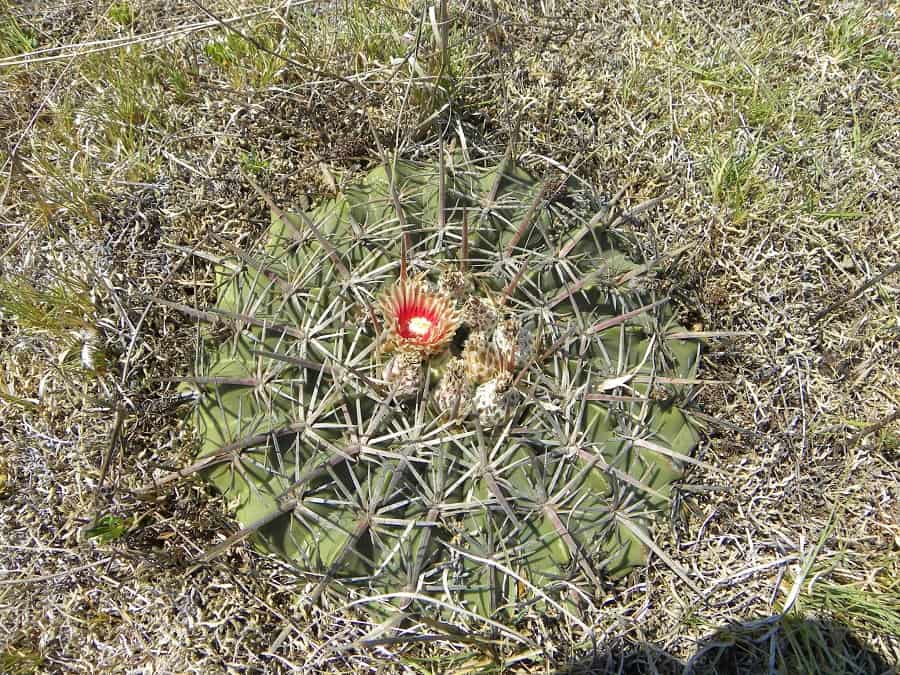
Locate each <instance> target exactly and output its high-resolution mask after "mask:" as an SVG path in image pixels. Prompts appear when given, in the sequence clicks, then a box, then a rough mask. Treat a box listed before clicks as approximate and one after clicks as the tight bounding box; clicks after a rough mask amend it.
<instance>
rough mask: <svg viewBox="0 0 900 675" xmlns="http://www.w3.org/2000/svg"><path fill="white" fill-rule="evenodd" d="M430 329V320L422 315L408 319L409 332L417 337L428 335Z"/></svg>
mask: <svg viewBox="0 0 900 675" xmlns="http://www.w3.org/2000/svg"><path fill="white" fill-rule="evenodd" d="M430 331H431V321H429V320H428V319H427V318H425V317H424V316H414V317H413V318H411V319H410V320H409V332H410V333H412V334H413V335H418V336H419V337H424V336H425V335H428V333H429V332H430Z"/></svg>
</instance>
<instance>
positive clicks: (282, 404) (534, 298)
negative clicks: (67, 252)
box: [177, 155, 699, 621]
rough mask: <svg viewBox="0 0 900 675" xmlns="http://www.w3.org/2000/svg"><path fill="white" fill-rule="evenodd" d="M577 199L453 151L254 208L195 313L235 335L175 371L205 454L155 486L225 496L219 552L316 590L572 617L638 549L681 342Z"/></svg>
mask: <svg viewBox="0 0 900 675" xmlns="http://www.w3.org/2000/svg"><path fill="white" fill-rule="evenodd" d="M584 201H585V200H584V199H583V195H582V194H581V193H580V192H579V191H578V190H576V189H573V188H571V186H566V185H558V186H551V185H549V184H548V183H545V182H541V181H538V180H536V179H534V178H533V177H532V176H531V175H530V174H529V173H528V172H526V171H525V170H523V169H522V168H520V167H519V166H517V165H516V164H515V163H514V162H513V161H511V160H509V159H508V158H507V159H505V160H503V161H501V162H500V163H499V165H495V166H481V167H479V166H476V165H474V164H472V163H470V162H467V161H465V160H463V159H462V158H460V157H459V156H456V155H454V156H450V157H447V158H445V159H443V160H441V161H437V162H435V163H434V164H420V163H413V162H406V161H395V162H393V163H390V164H386V165H383V166H381V167H379V168H376V169H374V170H372V171H371V172H370V173H369V174H368V175H366V176H365V177H364V178H363V179H362V180H361V181H360V182H359V183H358V184H356V185H354V186H352V187H350V188H348V189H346V190H345V191H344V192H343V193H342V194H340V195H339V196H337V197H336V198H334V199H331V200H329V201H325V202H323V203H322V204H320V205H319V206H318V208H316V209H314V210H312V211H311V212H309V213H308V214H303V213H294V214H286V213H283V212H281V211H280V209H278V207H277V206H275V205H274V204H272V207H273V219H272V225H271V228H270V232H269V235H268V241H267V244H266V246H265V248H264V250H263V251H261V252H256V253H248V252H242V251H237V250H233V251H230V252H229V253H228V255H227V256H226V257H223V264H222V265H221V268H220V271H219V274H218V282H219V291H218V303H217V306H216V307H215V308H213V309H211V310H209V311H207V312H198V311H197V310H193V313H194V315H196V316H200V317H201V318H204V319H207V320H209V321H211V322H214V323H215V322H218V323H221V324H225V325H227V326H228V327H230V329H231V330H229V331H227V334H226V335H225V336H224V337H223V336H222V333H221V332H217V333H210V334H209V335H208V336H207V340H206V351H205V354H204V355H203V357H202V359H201V365H200V367H199V371H200V373H199V375H198V376H196V377H194V378H191V381H192V382H193V386H195V387H196V388H197V389H198V391H199V403H198V407H197V412H196V423H197V428H198V430H199V434H200V438H201V439H202V444H201V447H200V450H199V454H198V457H197V461H196V462H195V463H194V464H193V465H192V466H191V467H189V468H188V469H186V470H183V471H181V472H179V473H178V474H177V475H178V476H186V475H188V474H190V473H192V472H199V473H200V474H201V475H202V476H203V477H204V478H206V479H207V480H209V481H211V482H212V483H213V484H214V485H215V486H216V487H217V488H218V490H220V491H221V492H222V493H224V494H225V495H226V497H227V499H228V501H229V503H230V504H231V505H232V506H233V508H234V512H235V514H236V517H237V519H238V520H239V521H240V523H241V525H242V528H241V529H240V531H239V532H238V533H237V534H236V535H234V536H232V537H230V538H229V539H228V540H227V541H226V542H225V544H223V546H222V547H221V548H225V547H226V546H228V545H230V544H232V543H234V542H235V541H237V540H239V539H244V538H248V537H249V538H252V539H253V541H254V542H255V544H256V545H257V546H258V547H259V548H260V549H262V550H263V551H267V552H274V553H277V554H278V555H279V556H281V557H282V558H284V559H285V560H287V561H290V562H291V563H293V564H294V565H295V566H296V568H297V569H298V570H299V571H300V572H301V573H302V574H304V575H307V576H308V578H309V579H311V580H312V582H313V586H312V596H313V598H314V599H317V598H319V596H321V594H322V593H323V592H325V591H328V592H329V594H330V593H332V591H337V592H339V593H343V594H345V596H346V594H347V593H351V594H352V595H353V597H363V598H368V602H369V605H370V606H371V608H372V609H376V610H378V611H379V612H388V613H392V612H393V613H394V615H395V616H426V615H430V616H432V617H436V618H441V619H448V618H450V619H452V618H453V615H454V614H455V613H456V612H461V613H462V614H465V615H466V616H471V615H472V614H474V615H478V616H483V617H487V618H491V619H492V620H502V621H512V620H514V619H515V617H516V616H518V613H519V612H520V611H521V610H522V608H524V607H527V606H529V605H533V604H534V603H545V602H547V601H548V600H549V601H552V602H553V603H555V604H557V606H563V605H564V606H565V607H567V608H571V609H573V610H577V608H578V607H579V606H580V605H582V604H585V603H590V601H591V600H592V599H593V598H595V597H597V596H598V594H599V593H601V592H602V584H603V583H604V580H609V579H615V578H617V577H620V576H622V575H623V574H625V573H627V572H628V571H629V570H631V569H632V568H634V567H635V566H636V565H640V564H643V563H644V561H645V559H646V556H647V554H648V548H653V549H656V550H658V549H657V547H656V546H655V544H654V543H653V539H652V537H651V532H652V529H653V524H654V521H655V520H656V519H657V518H658V517H660V516H664V515H665V514H666V513H667V511H668V509H669V508H670V500H671V491H672V482H673V481H674V480H676V479H678V478H679V477H680V476H681V475H682V468H683V465H684V463H685V462H687V461H692V460H690V455H691V452H692V451H693V449H694V447H695V445H696V442H697V433H696V431H695V430H694V428H693V427H692V425H691V423H690V422H689V420H688V418H687V417H686V415H685V413H684V412H683V411H682V410H681V409H680V408H679V405H678V404H679V402H680V401H681V400H683V395H684V391H683V390H684V388H685V384H688V383H689V382H690V380H691V378H693V377H694V375H695V371H696V366H697V357H698V353H699V349H698V343H697V341H696V340H694V339H692V338H691V336H690V334H686V333H685V332H684V331H683V330H682V329H680V328H679V327H678V326H677V324H676V323H675V321H674V319H673V316H672V312H671V310H670V309H669V307H668V306H667V304H666V303H665V299H656V298H654V297H653V294H652V292H651V291H650V290H648V289H647V288H646V287H644V286H643V285H642V279H643V278H644V276H645V273H646V272H647V271H648V269H649V266H648V265H639V264H638V263H636V262H634V261H632V260H630V259H629V258H628V257H627V256H626V255H625V253H623V252H622V251H621V250H620V249H623V248H625V247H624V246H623V245H622V244H623V241H624V240H623V239H621V238H620V236H619V235H617V234H616V233H615V232H613V231H610V230H609V228H607V227H606V226H605V225H604V224H602V223H600V222H599V221H600V220H601V219H600V218H594V219H590V220H589V219H586V218H585V217H584V216H583V214H582V212H583V211H584V210H585V209H584V208H582V204H583V203H584ZM588 215H590V214H588ZM215 335H218V336H219V337H218V338H216V337H215ZM220 550H221V549H220ZM462 614H461V615H462Z"/></svg>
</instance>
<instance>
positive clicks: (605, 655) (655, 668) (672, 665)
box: [556, 616, 898, 675]
mask: <svg viewBox="0 0 900 675" xmlns="http://www.w3.org/2000/svg"><path fill="white" fill-rule="evenodd" d="M769 673H771V674H772V675H807V674H809V675H819V674H821V675H896V674H897V673H898V670H897V666H896V665H890V664H888V663H887V662H886V661H885V660H884V659H883V658H882V657H881V656H879V655H878V654H877V653H876V652H874V651H873V650H872V649H871V648H869V647H868V646H867V645H865V644H864V643H863V642H862V641H860V640H859V639H858V638H857V637H855V636H854V635H853V634H852V633H851V632H850V631H849V630H848V629H847V628H846V627H844V626H841V625H840V624H836V623H833V622H828V621H819V620H810V619H802V618H796V617H781V616H772V617H769V618H763V619H759V620H755V621H748V622H745V623H736V624H731V625H728V626H725V627H724V628H721V629H720V630H718V631H716V632H715V633H714V634H713V635H711V636H709V637H708V638H706V639H705V640H703V641H701V642H700V644H699V645H698V647H697V653H696V654H695V655H694V656H693V657H691V658H690V659H689V660H688V661H687V662H686V663H685V662H682V661H680V660H678V659H675V658H672V657H671V656H669V655H668V654H666V653H665V652H664V651H663V650H661V649H659V648H658V647H655V646H653V645H650V644H641V645H632V646H628V647H625V648H624V649H612V650H609V651H606V652H599V651H598V652H596V653H594V654H592V655H590V656H587V657H585V658H583V659H581V660H580V661H578V662H576V663H573V664H572V665H571V666H569V667H568V668H565V669H562V670H559V671H557V673H556V675H588V674H590V675H614V674H615V675H656V674H658V675H762V674H769Z"/></svg>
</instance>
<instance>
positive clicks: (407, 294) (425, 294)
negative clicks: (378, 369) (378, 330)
mask: <svg viewBox="0 0 900 675" xmlns="http://www.w3.org/2000/svg"><path fill="white" fill-rule="evenodd" d="M378 304H379V308H380V309H381V315H382V318H383V320H384V329H385V330H386V331H387V340H386V347H387V349H388V350H392V349H398V348H412V349H417V350H420V351H421V352H422V353H423V354H424V355H430V354H436V353H438V352H439V351H441V350H442V349H443V348H444V347H445V346H446V345H447V343H448V342H449V341H450V339H451V338H452V337H453V334H454V333H455V332H456V329H457V328H458V327H459V323H460V312H459V310H457V309H456V307H455V306H454V303H453V300H452V299H451V298H450V297H449V296H447V295H446V294H443V293H435V292H433V291H430V290H429V289H428V288H427V286H426V285H425V283H424V282H422V281H418V280H409V279H406V280H404V279H401V280H400V281H398V282H397V283H395V284H394V285H393V286H392V287H391V288H390V289H389V290H388V291H387V292H386V293H385V294H384V295H383V296H382V297H381V298H380V299H379V301H378Z"/></svg>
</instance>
